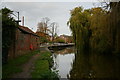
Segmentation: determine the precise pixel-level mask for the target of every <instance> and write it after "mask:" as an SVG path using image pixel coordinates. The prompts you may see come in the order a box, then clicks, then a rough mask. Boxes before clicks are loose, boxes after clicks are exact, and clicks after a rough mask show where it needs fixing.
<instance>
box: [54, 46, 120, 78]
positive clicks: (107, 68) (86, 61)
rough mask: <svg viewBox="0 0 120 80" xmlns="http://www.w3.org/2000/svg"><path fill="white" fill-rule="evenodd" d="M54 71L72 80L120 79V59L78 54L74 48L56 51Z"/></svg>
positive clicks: (110, 55)
mask: <svg viewBox="0 0 120 80" xmlns="http://www.w3.org/2000/svg"><path fill="white" fill-rule="evenodd" d="M53 58H54V66H53V68H52V69H53V70H59V75H60V76H61V78H68V79H70V80H72V79H74V80H82V79H83V78H87V79H91V78H95V79H101V78H102V79H113V80H114V79H117V80H118V79H120V58H118V57H116V56H115V55H112V54H109V55H108V54H107V55H103V54H98V53H89V54H88V53H77V54H75V50H74V48H66V49H63V50H59V51H55V53H54V54H53Z"/></svg>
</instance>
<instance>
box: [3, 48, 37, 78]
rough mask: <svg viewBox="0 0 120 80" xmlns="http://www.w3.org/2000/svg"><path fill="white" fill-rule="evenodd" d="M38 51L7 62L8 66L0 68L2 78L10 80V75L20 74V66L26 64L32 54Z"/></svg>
mask: <svg viewBox="0 0 120 80" xmlns="http://www.w3.org/2000/svg"><path fill="white" fill-rule="evenodd" d="M37 53H39V51H38V50H37V51H31V52H29V53H28V54H24V55H21V56H19V57H16V58H15V59H10V60H8V64H5V65H3V66H2V78H10V75H12V74H15V73H17V72H22V67H21V65H22V64H24V63H26V62H27V61H28V60H29V59H30V58H31V57H32V56H33V55H34V54H37Z"/></svg>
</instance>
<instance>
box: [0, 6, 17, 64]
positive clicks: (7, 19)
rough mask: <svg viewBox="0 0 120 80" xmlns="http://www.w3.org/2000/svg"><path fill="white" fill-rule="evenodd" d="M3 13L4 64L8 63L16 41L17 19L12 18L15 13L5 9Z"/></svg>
mask: <svg viewBox="0 0 120 80" xmlns="http://www.w3.org/2000/svg"><path fill="white" fill-rule="evenodd" d="M0 11H2V63H3V64H4V63H7V59H8V53H9V48H10V46H11V45H12V44H13V43H14V41H15V34H16V33H15V31H16V26H18V25H17V24H16V22H15V19H14V18H13V17H11V14H12V13H13V11H11V10H10V9H8V8H3V9H1V10H0Z"/></svg>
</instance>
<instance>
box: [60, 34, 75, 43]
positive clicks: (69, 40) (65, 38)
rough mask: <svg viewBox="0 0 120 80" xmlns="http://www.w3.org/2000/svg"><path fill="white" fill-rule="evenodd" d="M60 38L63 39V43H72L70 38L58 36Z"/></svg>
mask: <svg viewBox="0 0 120 80" xmlns="http://www.w3.org/2000/svg"><path fill="white" fill-rule="evenodd" d="M60 38H61V39H63V40H65V43H72V42H73V38H72V36H68V35H60Z"/></svg>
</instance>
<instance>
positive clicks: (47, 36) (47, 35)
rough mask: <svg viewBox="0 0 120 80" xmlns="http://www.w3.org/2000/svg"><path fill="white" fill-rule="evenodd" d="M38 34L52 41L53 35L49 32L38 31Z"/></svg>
mask: <svg viewBox="0 0 120 80" xmlns="http://www.w3.org/2000/svg"><path fill="white" fill-rule="evenodd" d="M36 34H37V35H38V36H40V37H41V38H42V37H44V38H46V39H47V40H49V41H50V39H51V36H50V35H49V34H46V33H44V32H36Z"/></svg>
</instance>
